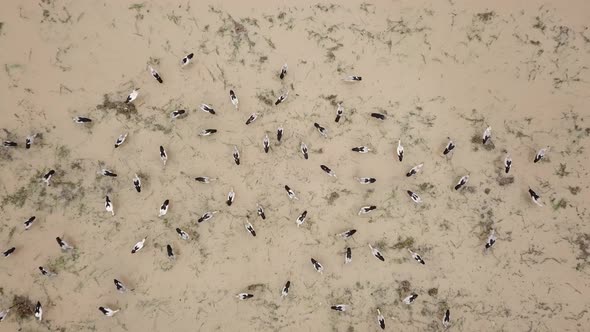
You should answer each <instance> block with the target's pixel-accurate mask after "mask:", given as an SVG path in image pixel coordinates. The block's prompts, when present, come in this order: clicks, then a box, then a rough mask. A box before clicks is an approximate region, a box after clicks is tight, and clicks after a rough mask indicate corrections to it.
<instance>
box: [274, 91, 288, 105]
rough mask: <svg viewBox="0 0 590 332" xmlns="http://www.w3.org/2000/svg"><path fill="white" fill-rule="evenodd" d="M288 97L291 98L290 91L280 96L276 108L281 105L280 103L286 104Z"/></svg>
mask: <svg viewBox="0 0 590 332" xmlns="http://www.w3.org/2000/svg"><path fill="white" fill-rule="evenodd" d="M287 97H289V91H285V92H284V93H283V94H282V95H280V96H279V97H278V98H277V101H275V106H276V105H278V104H280V103H282V102H284V101H285V99H287Z"/></svg>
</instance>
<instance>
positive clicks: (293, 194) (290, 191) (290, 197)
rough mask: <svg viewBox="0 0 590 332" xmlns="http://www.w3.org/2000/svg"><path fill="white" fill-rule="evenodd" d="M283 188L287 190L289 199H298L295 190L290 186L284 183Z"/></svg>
mask: <svg viewBox="0 0 590 332" xmlns="http://www.w3.org/2000/svg"><path fill="white" fill-rule="evenodd" d="M285 190H286V191H287V195H288V196H289V199H297V200H298V199H299V198H297V196H296V195H295V192H294V191H293V190H291V187H289V186H287V185H285Z"/></svg>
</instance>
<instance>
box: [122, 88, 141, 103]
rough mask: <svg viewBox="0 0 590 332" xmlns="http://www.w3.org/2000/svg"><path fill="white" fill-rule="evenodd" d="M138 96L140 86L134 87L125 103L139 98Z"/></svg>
mask: <svg viewBox="0 0 590 332" xmlns="http://www.w3.org/2000/svg"><path fill="white" fill-rule="evenodd" d="M137 96H139V88H135V89H133V91H131V93H130V94H129V96H127V99H126V100H125V104H129V103H131V102H133V101H134V100H135V99H137Z"/></svg>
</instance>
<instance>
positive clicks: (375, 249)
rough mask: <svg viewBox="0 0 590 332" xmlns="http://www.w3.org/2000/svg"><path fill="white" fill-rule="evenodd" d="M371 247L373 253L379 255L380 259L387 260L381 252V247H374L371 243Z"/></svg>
mask: <svg viewBox="0 0 590 332" xmlns="http://www.w3.org/2000/svg"><path fill="white" fill-rule="evenodd" d="M369 248H370V249H371V253H372V254H373V256H375V257H377V258H378V259H379V260H380V261H382V262H385V257H383V255H382V254H381V251H379V249H377V248H374V247H373V246H372V245H370V244H369Z"/></svg>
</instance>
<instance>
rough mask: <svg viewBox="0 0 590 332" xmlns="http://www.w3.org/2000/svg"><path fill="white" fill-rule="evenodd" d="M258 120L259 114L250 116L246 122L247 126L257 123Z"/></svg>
mask: <svg viewBox="0 0 590 332" xmlns="http://www.w3.org/2000/svg"><path fill="white" fill-rule="evenodd" d="M256 119H258V114H256V113H252V114H250V116H249V117H248V119H247V120H246V125H249V124H251V123H252V122H254V121H256Z"/></svg>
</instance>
